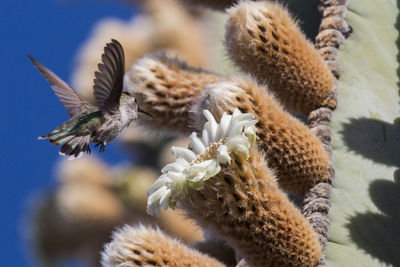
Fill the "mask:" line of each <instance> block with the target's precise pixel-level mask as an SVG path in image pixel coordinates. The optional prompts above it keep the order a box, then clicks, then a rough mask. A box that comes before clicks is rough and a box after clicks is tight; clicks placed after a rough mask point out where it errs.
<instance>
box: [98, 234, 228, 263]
mask: <svg viewBox="0 0 400 267" xmlns="http://www.w3.org/2000/svg"><path fill="white" fill-rule="evenodd" d="M101 256H102V266H107V267H112V266H171V267H178V266H207V267H223V266H224V265H223V264H222V263H220V262H218V261H217V260H215V259H212V258H210V257H208V256H206V255H203V254H201V253H200V252H198V251H195V250H193V249H191V248H189V247H187V246H185V245H184V244H182V243H181V242H179V241H178V240H176V239H173V238H171V237H169V236H167V235H165V234H164V233H163V232H161V231H160V230H158V229H152V228H146V227H145V226H138V227H131V226H125V227H124V228H122V229H120V230H118V231H116V232H115V233H114V234H113V241H112V242H111V243H109V244H107V245H106V247H105V249H104V251H103V252H102V255H101Z"/></svg>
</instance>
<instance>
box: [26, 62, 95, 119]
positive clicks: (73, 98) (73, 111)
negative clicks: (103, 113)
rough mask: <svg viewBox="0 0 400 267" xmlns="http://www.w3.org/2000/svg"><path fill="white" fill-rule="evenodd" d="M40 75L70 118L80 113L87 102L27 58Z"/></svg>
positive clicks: (48, 71) (50, 72)
mask: <svg viewBox="0 0 400 267" xmlns="http://www.w3.org/2000/svg"><path fill="white" fill-rule="evenodd" d="M28 57H29V59H30V60H31V61H32V63H33V64H34V65H35V66H36V68H37V69H38V70H39V71H40V73H41V74H42V75H43V76H44V77H45V78H46V80H47V81H48V82H49V83H50V84H51V88H52V89H53V90H54V92H55V93H56V95H57V96H58V98H59V99H60V101H61V103H63V105H64V107H65V108H66V109H67V111H68V114H69V116H70V117H71V118H72V117H74V116H75V115H77V114H78V113H80V112H81V110H82V109H83V108H85V106H86V105H87V104H88V102H87V101H86V100H85V99H84V98H82V97H81V96H80V95H78V94H77V93H76V92H75V90H73V89H72V88H71V87H69V85H68V84H67V83H66V82H64V81H63V80H62V79H61V78H59V77H58V76H57V75H56V74H55V73H53V72H52V71H51V70H49V69H48V68H46V67H45V66H43V65H42V64H40V63H39V62H38V61H37V60H36V59H34V58H33V57H31V56H28Z"/></svg>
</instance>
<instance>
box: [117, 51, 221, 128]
mask: <svg viewBox="0 0 400 267" xmlns="http://www.w3.org/2000/svg"><path fill="white" fill-rule="evenodd" d="M218 80H219V76H217V75H215V74H212V73H209V72H206V71H204V70H202V69H199V68H193V67H190V66H188V65H187V64H186V63H184V62H182V61H179V60H178V59H176V58H170V57H167V56H165V55H163V54H159V55H154V56H148V57H144V58H142V59H141V60H139V61H138V62H137V63H136V64H135V65H133V66H132V68H131V70H130V71H129V72H128V73H127V74H126V75H125V89H126V90H127V91H129V92H130V93H131V94H132V95H133V96H134V97H135V98H136V99H137V100H138V103H139V105H140V108H141V109H143V110H145V111H147V112H148V113H150V114H152V115H153V116H154V118H149V117H147V116H143V117H139V121H140V122H141V124H144V125H146V126H150V128H153V129H157V130H159V129H163V130H166V131H173V132H181V133H191V132H192V131H193V129H190V128H189V127H188V126H187V125H188V124H189V117H190V115H189V112H190V109H191V106H192V104H193V103H194V102H196V100H197V99H198V98H199V96H200V94H201V92H202V90H203V87H204V86H206V85H207V84H210V83H214V82H217V81H218Z"/></svg>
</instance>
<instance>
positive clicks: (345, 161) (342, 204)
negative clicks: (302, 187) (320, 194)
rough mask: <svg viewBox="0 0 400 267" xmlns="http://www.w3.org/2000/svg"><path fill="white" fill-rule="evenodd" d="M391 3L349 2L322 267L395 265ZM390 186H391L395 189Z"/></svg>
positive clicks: (396, 146) (398, 258)
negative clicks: (333, 171) (349, 33)
mask: <svg viewBox="0 0 400 267" xmlns="http://www.w3.org/2000/svg"><path fill="white" fill-rule="evenodd" d="M397 20H398V7H397V4H396V1H394V0H393V1H390V0H385V1H374V0H368V1H354V0H353V1H349V3H348V12H347V15H346V21H347V22H348V23H349V25H350V26H351V27H352V28H353V33H352V34H351V36H350V37H349V38H348V39H347V40H346V41H345V42H344V43H343V44H342V45H341V46H340V48H339V61H340V64H341V65H342V68H343V72H342V75H341V77H340V79H339V80H338V95H339V97H338V98H339V100H338V106H337V108H336V110H335V111H334V113H333V118H332V122H331V125H330V126H331V129H332V131H333V135H332V143H331V144H332V148H333V160H334V164H335V166H336V176H335V179H334V180H333V191H332V198H331V204H332V207H331V210H330V213H329V215H328V216H329V219H330V224H331V226H330V230H329V242H328V247H327V252H326V253H327V255H326V259H327V262H328V266H332V267H334V266H399V264H400V254H399V253H398V248H399V247H400V231H399V228H398V226H397V224H398V220H399V219H400V212H399V204H400V186H399V175H398V171H397V178H396V169H398V168H399V166H400V127H399V123H398V121H397V122H396V118H398V117H399V101H400V99H399V89H398V82H399V80H398V76H397V74H398V73H397V72H396V71H398V68H399V66H398V62H397V56H398V54H399V51H398V47H397V45H396V42H397V41H398V29H396V24H397ZM396 180H397V182H396Z"/></svg>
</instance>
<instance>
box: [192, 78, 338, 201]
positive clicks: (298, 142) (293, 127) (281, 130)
mask: <svg viewBox="0 0 400 267" xmlns="http://www.w3.org/2000/svg"><path fill="white" fill-rule="evenodd" d="M234 108H239V110H240V111H241V112H243V113H247V112H248V113H252V114H254V115H255V119H257V120H258V123H257V124H256V128H257V136H258V137H259V139H258V140H257V144H258V145H259V146H260V148H261V149H262V151H263V152H264V153H265V157H266V160H267V161H268V163H269V166H270V167H272V168H273V169H275V171H276V174H277V178H278V180H279V185H280V186H281V188H282V189H283V190H285V191H289V192H292V193H295V194H298V195H300V196H302V195H303V194H304V193H306V192H307V191H308V190H309V189H310V188H311V187H312V186H313V185H314V184H316V183H317V182H320V181H327V180H328V179H329V162H330V160H329V155H328V154H327V152H326V151H325V150H324V148H323V146H322V144H321V142H320V141H319V140H318V139H317V137H316V136H314V135H313V134H312V133H311V132H310V130H309V129H308V128H307V127H306V126H305V125H304V124H303V123H301V122H300V121H298V120H297V119H295V118H294V117H292V116H291V115H290V114H289V113H287V112H285V111H284V109H283V108H282V107H281V106H280V105H279V103H278V102H277V101H276V100H275V99H274V98H273V97H272V96H271V95H269V94H268V93H267V91H266V90H265V88H264V87H260V86H258V85H257V84H256V83H255V82H253V81H252V80H250V79H243V78H236V79H231V80H230V81H225V82H220V83H217V84H214V85H212V86H209V87H208V91H205V92H204V93H203V96H202V98H201V99H200V100H199V102H198V104H197V105H195V106H194V107H193V114H201V112H200V111H201V110H203V109H208V110H210V111H211V113H212V114H213V115H214V116H215V117H216V119H217V120H218V119H219V118H221V116H222V114H223V112H224V111H225V112H228V113H232V111H233V109H234ZM193 121H195V122H196V125H197V126H192V127H193V128H196V129H201V127H202V125H203V123H204V119H202V116H201V115H199V116H198V118H197V117H195V118H194V120H193Z"/></svg>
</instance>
